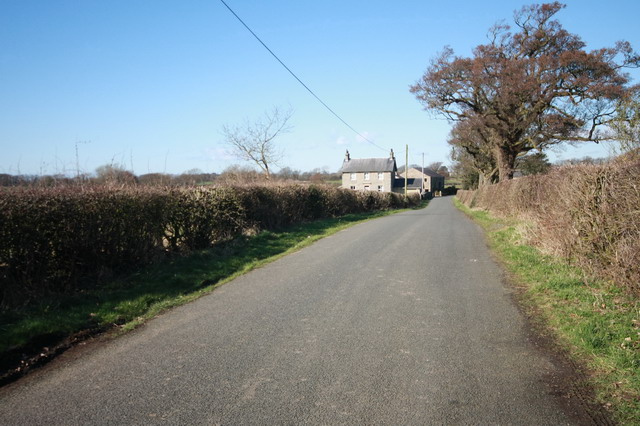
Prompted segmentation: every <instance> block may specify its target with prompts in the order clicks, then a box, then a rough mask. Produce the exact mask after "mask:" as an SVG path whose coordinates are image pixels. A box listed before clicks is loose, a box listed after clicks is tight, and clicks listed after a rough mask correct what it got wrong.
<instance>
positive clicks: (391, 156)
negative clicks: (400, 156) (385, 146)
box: [389, 149, 396, 160]
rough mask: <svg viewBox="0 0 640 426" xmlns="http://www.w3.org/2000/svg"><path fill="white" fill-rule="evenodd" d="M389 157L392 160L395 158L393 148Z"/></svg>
mask: <svg viewBox="0 0 640 426" xmlns="http://www.w3.org/2000/svg"><path fill="white" fill-rule="evenodd" d="M389 158H391V159H392V160H395V159H396V156H395V155H393V149H392V150H391V154H390V155H389Z"/></svg>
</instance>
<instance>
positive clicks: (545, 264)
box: [455, 200, 640, 425]
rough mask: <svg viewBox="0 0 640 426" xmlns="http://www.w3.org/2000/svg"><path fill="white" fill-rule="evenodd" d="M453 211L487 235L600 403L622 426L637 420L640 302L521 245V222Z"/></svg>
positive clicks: (527, 305)
mask: <svg viewBox="0 0 640 426" xmlns="http://www.w3.org/2000/svg"><path fill="white" fill-rule="evenodd" d="M455 204H456V206H457V207H458V208H459V209H461V210H462V211H464V212H465V213H466V214H467V215H469V216H470V217H471V218H473V219H474V220H475V221H476V222H477V223H478V224H479V225H480V226H482V228H483V229H484V230H485V231H486V234H487V238H488V240H489V245H490V247H491V248H492V249H493V250H494V252H495V253H496V254H497V255H498V257H499V259H500V260H501V261H502V263H503V264H504V266H505V267H506V269H507V271H508V272H509V273H510V275H511V276H512V277H513V280H514V281H515V283H516V284H517V285H518V286H520V287H522V289H523V297H522V301H523V303H524V305H525V308H526V309H528V310H529V311H530V312H535V315H536V318H537V320H538V321H537V323H538V324H537V325H540V326H541V327H542V329H543V330H544V331H545V332H546V333H548V334H550V335H551V337H552V338H553V340H554V341H555V342H556V343H558V344H559V345H560V347H561V348H562V349H563V351H564V352H566V353H567V354H569V356H570V357H571V358H572V360H573V361H574V362H575V363H577V364H578V365H580V366H584V367H585V369H586V371H585V373H586V374H587V376H588V381H589V384H590V385H591V387H592V388H593V389H594V391H595V394H596V398H597V403H598V404H601V405H602V406H604V407H605V408H606V409H607V410H608V411H609V412H610V413H611V414H612V415H613V417H614V419H615V420H616V421H618V422H619V423H620V424H629V425H631V424H635V425H637V424H639V419H640V304H639V303H638V300H637V299H635V298H633V297H632V296H630V295H628V294H625V293H624V292H623V291H622V290H620V289H619V288H618V287H616V286H614V285H612V284H611V283H607V282H603V281H594V280H589V279H586V278H585V274H584V272H583V271H581V270H580V269H578V268H576V267H574V266H571V265H569V264H568V263H567V262H563V261H561V260H558V259H554V258H552V257H550V256H546V255H543V254H541V253H540V252H539V251H538V250H537V249H536V248H535V247H532V246H530V245H527V244H524V243H523V241H522V238H521V236H520V233H519V232H518V223H517V222H514V221H504V220H500V219H497V218H494V217H492V216H490V215H489V214H488V213H487V212H485V211H480V210H471V209H469V208H467V207H466V206H464V205H463V204H462V203H460V202H459V201H458V200H455Z"/></svg>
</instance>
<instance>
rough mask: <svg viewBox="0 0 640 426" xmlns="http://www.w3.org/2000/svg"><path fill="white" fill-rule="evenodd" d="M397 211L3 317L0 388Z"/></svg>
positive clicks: (328, 224) (241, 241) (243, 241)
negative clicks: (73, 349)
mask: <svg viewBox="0 0 640 426" xmlns="http://www.w3.org/2000/svg"><path fill="white" fill-rule="evenodd" d="M424 205H425V204H423V206H424ZM398 211H400V210H395V211H381V212H374V213H363V214H352V215H347V216H343V217H340V218H334V219H325V220H318V221H315V222H311V223H305V224H300V225H297V226H294V227H291V228H288V229H285V230H282V231H278V232H273V231H264V232H261V233H259V234H257V235H255V236H251V237H242V238H237V239H235V240H233V241H229V242H227V243H224V244H220V245H219V246H217V247H214V248H211V249H208V250H202V251H198V252H195V253H192V254H191V255H189V256H185V257H176V258H174V259H173V260H170V261H167V262H164V263H161V264H157V265H152V266H149V267H147V268H144V269H142V270H141V271H139V272H136V273H134V274H131V275H128V276H126V277H123V278H121V279H117V280H114V281H113V282H111V283H110V284H108V285H105V286H102V287H101V288H99V289H94V290H91V291H86V292H83V293H79V294H74V295H71V296H57V297H51V298H49V299H47V300H43V301H42V302H41V303H39V304H37V305H34V306H30V307H28V308H24V309H21V310H14V311H5V312H1V313H0V369H1V370H0V384H3V383H7V382H9V381H11V380H13V379H14V378H15V377H16V376H19V375H21V374H23V373H24V372H25V371H26V370H28V369H29V368H31V367H32V366H34V365H38V364H41V363H43V362H46V361H47V360H48V359H50V358H52V357H53V356H55V355H56V354H58V353H59V352H61V351H63V350H65V349H66V348H67V347H69V346H71V345H73V344H74V343H75V342H76V341H77V340H81V339H82V336H86V335H92V334H96V333H102V332H105V331H113V332H115V333H114V334H119V333H121V332H125V331H128V330H131V329H133V328H135V327H136V326H138V325H139V324H141V323H143V322H145V321H146V320H148V319H150V318H152V317H154V316H156V315H158V314H159V313H161V312H162V311H164V310H166V309H168V308H171V307H174V306H179V305H183V304H185V303H188V302H190V301H192V300H195V299H197V298H199V297H201V296H203V295H204V294H207V293H210V292H211V291H212V290H213V289H215V288H216V287H218V286H220V285H222V284H224V283H227V282H229V281H231V280H232V279H234V278H236V277H238V276H240V275H242V274H244V273H246V272H248V271H250V270H252V269H255V268H257V267H260V266H262V265H264V264H266V263H268V262H272V261H274V260H276V259H278V258H280V257H282V256H284V255H286V254H288V253H291V252H293V251H296V250H299V249H301V248H303V247H305V246H307V245H309V244H311V243H312V242H314V241H317V240H319V239H320V238H323V237H326V236H328V235H331V234H334V233H336V232H338V231H340V230H343V229H345V228H347V227H350V226H352V225H355V224H357V223H359V222H363V221H365V220H369V219H373V218H377V217H381V216H386V215H389V214H393V213H396V212H398ZM77 336H80V337H77Z"/></svg>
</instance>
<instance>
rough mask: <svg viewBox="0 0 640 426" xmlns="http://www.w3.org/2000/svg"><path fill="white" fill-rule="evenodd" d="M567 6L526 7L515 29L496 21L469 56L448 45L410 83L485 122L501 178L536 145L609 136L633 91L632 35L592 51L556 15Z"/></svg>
mask: <svg viewBox="0 0 640 426" xmlns="http://www.w3.org/2000/svg"><path fill="white" fill-rule="evenodd" d="M563 7H564V5H562V4H561V3H559V2H554V3H548V4H542V5H532V6H526V7H523V8H522V9H521V10H520V11H517V12H516V13H515V15H514V21H515V25H516V32H511V29H510V27H509V26H506V25H496V26H494V27H493V28H492V29H491V30H490V32H489V42H488V43H487V44H483V45H479V46H477V47H476V48H475V49H474V50H473V55H472V57H469V58H466V57H459V56H455V55H454V52H453V50H452V49H450V48H448V47H447V48H445V50H444V51H443V52H442V54H440V55H439V56H438V57H437V58H435V60H433V61H432V63H431V65H430V66H429V67H428V68H427V70H426V72H425V73H424V75H423V77H422V78H421V79H420V80H419V81H418V82H416V83H415V84H414V85H413V86H411V92H412V93H414V94H415V96H416V97H417V98H418V100H419V101H420V102H421V103H422V104H423V105H424V106H425V109H427V110H430V111H432V112H435V113H436V114H438V115H442V116H444V117H446V118H448V119H449V120H452V121H467V120H473V123H474V124H473V125H475V126H480V127H482V128H483V130H482V132H484V133H485V135H486V137H485V138H484V140H485V142H486V143H487V144H488V147H489V148H490V149H489V151H490V153H491V155H492V156H493V157H494V159H495V161H496V165H497V167H498V171H499V178H500V180H505V179H510V178H512V177H513V169H514V166H515V161H516V158H517V157H518V156H519V155H522V154H524V153H526V152H528V151H530V150H532V149H538V150H542V149H544V148H545V147H547V146H549V145H553V144H556V143H560V142H563V141H572V142H575V141H594V142H598V141H600V140H603V139H605V138H607V135H605V134H604V133H603V132H602V131H600V129H601V128H603V127H604V126H603V125H606V124H607V123H608V122H609V121H610V120H611V119H612V117H613V116H614V113H615V109H616V105H617V102H618V101H619V100H620V99H621V98H623V97H624V95H625V92H626V90H627V87H626V85H627V83H628V77H627V75H626V74H625V73H623V72H622V70H621V68H623V67H626V66H638V65H639V64H640V57H639V56H638V55H637V54H636V53H635V52H634V51H633V50H632V48H631V46H630V45H629V43H627V42H618V43H617V44H616V46H615V47H612V48H603V49H598V50H594V51H590V52H587V51H586V50H585V43H584V42H583V41H582V40H581V39H580V37H578V36H577V35H574V34H571V33H569V32H567V31H566V30H565V29H564V28H563V27H562V26H561V25H560V23H559V22H558V21H556V20H553V19H552V18H553V17H554V15H555V14H556V13H557V12H558V11H560V10H561V9H562V8H563ZM485 151H486V150H485Z"/></svg>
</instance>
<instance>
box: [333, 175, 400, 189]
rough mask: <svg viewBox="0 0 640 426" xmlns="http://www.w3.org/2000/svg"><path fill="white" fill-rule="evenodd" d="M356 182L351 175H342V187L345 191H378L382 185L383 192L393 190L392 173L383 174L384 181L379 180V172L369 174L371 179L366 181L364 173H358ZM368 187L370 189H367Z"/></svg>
mask: <svg viewBox="0 0 640 426" xmlns="http://www.w3.org/2000/svg"><path fill="white" fill-rule="evenodd" d="M354 174H355V178H356V179H355V180H351V173H342V187H343V188H345V189H355V190H356V191H364V190H367V189H368V190H370V191H378V186H379V185H382V187H383V189H382V191H383V192H391V190H392V182H393V179H392V175H393V173H392V172H382V180H380V179H378V172H369V179H365V174H364V173H363V172H357V173H354ZM367 186H368V188H367Z"/></svg>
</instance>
